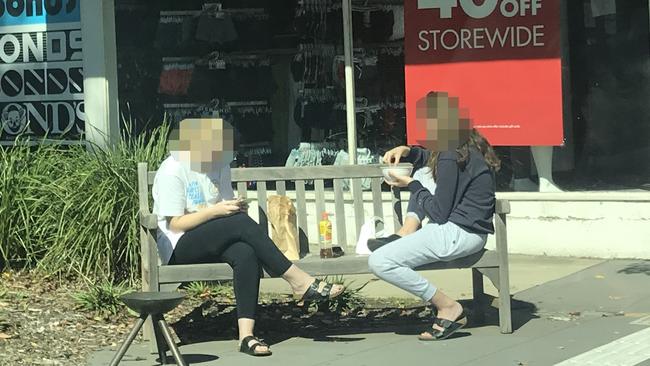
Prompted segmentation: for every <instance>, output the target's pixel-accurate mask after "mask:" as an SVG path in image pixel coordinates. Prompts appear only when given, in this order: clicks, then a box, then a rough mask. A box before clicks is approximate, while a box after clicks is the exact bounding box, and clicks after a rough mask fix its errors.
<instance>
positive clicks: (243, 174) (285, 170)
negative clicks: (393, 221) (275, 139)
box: [232, 164, 382, 182]
mask: <svg viewBox="0 0 650 366" xmlns="http://www.w3.org/2000/svg"><path fill="white" fill-rule="evenodd" d="M381 176H382V173H381V168H380V166H379V165H377V164H374V165H348V166H346V165H337V166H332V165H330V166H313V167H295V168H290V167H282V168H278V167H268V168H245V169H239V168H237V169H232V180H233V182H239V181H253V180H265V181H277V180H294V179H303V180H309V179H334V178H366V177H375V178H376V177H381Z"/></svg>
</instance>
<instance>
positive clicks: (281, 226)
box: [268, 196, 300, 260]
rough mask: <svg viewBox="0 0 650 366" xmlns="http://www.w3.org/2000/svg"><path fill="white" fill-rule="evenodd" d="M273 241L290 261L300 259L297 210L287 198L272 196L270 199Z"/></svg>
mask: <svg viewBox="0 0 650 366" xmlns="http://www.w3.org/2000/svg"><path fill="white" fill-rule="evenodd" d="M268 210H269V222H270V223H271V239H272V240H273V242H274V243H275V245H276V246H277V247H278V249H280V251H281V252H282V253H283V254H284V255H285V257H287V258H288V259H289V260H297V259H300V254H299V243H298V229H297V226H296V208H295V207H294V205H293V202H291V199H289V197H286V196H270V197H269V199H268Z"/></svg>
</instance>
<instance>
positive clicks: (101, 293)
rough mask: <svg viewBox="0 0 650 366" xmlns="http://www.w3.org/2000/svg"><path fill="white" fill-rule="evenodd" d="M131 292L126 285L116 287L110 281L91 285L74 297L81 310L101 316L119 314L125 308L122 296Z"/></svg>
mask: <svg viewBox="0 0 650 366" xmlns="http://www.w3.org/2000/svg"><path fill="white" fill-rule="evenodd" d="M128 292H129V287H128V286H127V284H126V283H121V284H118V285H115V284H113V283H111V282H109V281H104V282H100V283H99V284H93V285H90V286H89V288H88V289H87V290H85V291H80V292H77V293H74V294H73V295H72V297H73V298H74V300H75V301H76V302H77V304H78V305H79V308H80V309H83V310H85V311H91V312H95V313H97V314H99V315H101V316H109V315H115V314H117V313H118V312H119V311H120V309H123V308H124V307H125V306H124V304H123V303H122V301H121V300H120V296H122V295H124V294H126V293H128Z"/></svg>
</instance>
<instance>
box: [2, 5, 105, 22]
mask: <svg viewBox="0 0 650 366" xmlns="http://www.w3.org/2000/svg"><path fill="white" fill-rule="evenodd" d="M93 1H94V0H93ZM80 2H81V1H80V0H0V27H4V26H13V25H25V24H53V23H74V22H79V21H80V20H81V13H80V11H79V4H80Z"/></svg>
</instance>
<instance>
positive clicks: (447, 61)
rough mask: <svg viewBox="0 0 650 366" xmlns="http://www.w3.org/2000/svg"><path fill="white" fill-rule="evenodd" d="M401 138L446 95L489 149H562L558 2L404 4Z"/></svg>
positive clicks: (414, 134) (420, 132)
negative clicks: (428, 105) (432, 98)
mask: <svg viewBox="0 0 650 366" xmlns="http://www.w3.org/2000/svg"><path fill="white" fill-rule="evenodd" d="M404 10H405V13H404V17H405V27H406V34H405V57H406V70H405V73H406V113H407V135H408V142H409V143H410V144H417V141H421V140H422V138H423V136H424V135H425V128H424V127H423V126H424V121H423V118H425V117H423V115H422V113H416V111H417V110H418V108H417V106H420V108H422V103H423V101H425V100H426V96H427V94H429V93H431V92H434V93H447V94H448V96H449V98H454V99H456V98H457V100H458V104H459V105H458V108H459V109H460V110H461V111H462V112H463V114H464V115H466V116H468V117H469V118H470V120H471V124H472V126H473V127H475V128H476V129H478V130H480V131H481V133H482V134H483V135H485V136H486V137H487V138H488V140H489V141H490V142H491V143H492V144H493V145H513V146H514V145H561V144H562V141H563V131H562V65H561V60H560V0H405V9H404Z"/></svg>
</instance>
